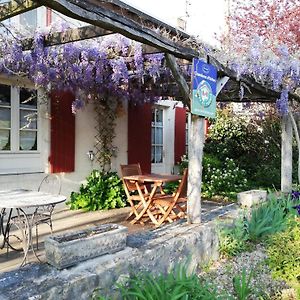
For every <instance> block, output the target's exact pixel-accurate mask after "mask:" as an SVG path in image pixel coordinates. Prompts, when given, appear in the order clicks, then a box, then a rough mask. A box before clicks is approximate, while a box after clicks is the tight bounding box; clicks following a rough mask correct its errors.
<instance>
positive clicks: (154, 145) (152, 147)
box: [151, 106, 165, 165]
mask: <svg viewBox="0 0 300 300" xmlns="http://www.w3.org/2000/svg"><path fill="white" fill-rule="evenodd" d="M157 110H160V111H161V113H162V124H161V125H158V124H157V123H156V111H157ZM153 111H154V115H155V120H154V122H153V120H152V121H151V164H155V165H162V164H163V163H164V151H165V145H164V109H163V108H162V107H160V106H155V107H153V108H152V114H153ZM156 128H161V129H162V143H161V144H156V143H155V137H154V144H153V143H152V132H153V130H155V129H156ZM154 134H155V131H154ZM156 147H161V148H162V161H161V162H156V161H155V157H156V155H155V150H154V162H152V153H153V152H152V151H153V149H155V148H156Z"/></svg>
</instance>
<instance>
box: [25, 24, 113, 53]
mask: <svg viewBox="0 0 300 300" xmlns="http://www.w3.org/2000/svg"><path fill="white" fill-rule="evenodd" d="M109 34H113V32H112V31H110V30H106V29H103V28H100V27H97V26H91V25H89V26H84V27H79V28H70V29H68V30H66V31H64V32H53V33H49V34H47V35H46V36H45V38H44V45H45V47H47V46H56V45H61V44H66V43H71V42H76V41H82V40H86V39H92V38H97V37H100V36H105V35H109ZM22 44H23V49H24V50H30V49H32V47H33V38H29V39H26V40H24V41H23V42H22Z"/></svg>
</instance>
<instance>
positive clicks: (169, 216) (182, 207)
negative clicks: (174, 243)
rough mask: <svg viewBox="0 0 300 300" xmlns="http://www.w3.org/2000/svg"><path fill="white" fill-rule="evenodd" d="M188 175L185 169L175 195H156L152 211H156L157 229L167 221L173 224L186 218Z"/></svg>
mask: <svg viewBox="0 0 300 300" xmlns="http://www.w3.org/2000/svg"><path fill="white" fill-rule="evenodd" d="M187 175H188V169H185V170H184V173H183V176H182V180H181V182H180V184H179V187H178V189H177V191H176V193H174V194H173V195H161V196H158V195H156V196H155V197H154V198H153V200H152V207H151V210H152V211H153V210H154V209H155V213H154V214H155V216H156V222H155V226H156V227H159V226H160V225H161V224H162V223H164V222H165V221H168V222H170V223H171V222H173V220H176V219H179V218H184V217H186V209H187Z"/></svg>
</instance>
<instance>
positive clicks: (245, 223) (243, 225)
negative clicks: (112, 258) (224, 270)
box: [219, 195, 300, 257]
mask: <svg viewBox="0 0 300 300" xmlns="http://www.w3.org/2000/svg"><path fill="white" fill-rule="evenodd" d="M269 198H270V199H269V201H267V202H265V203H262V204H260V205H259V206H257V207H255V208H253V209H252V211H251V215H250V217H248V218H247V217H246V216H244V217H240V218H238V219H237V220H236V221H235V223H234V224H232V225H226V224H225V225H224V224H222V225H221V226H219V240H220V243H219V251H220V254H221V255H222V256H225V257H232V256H235V255H237V254H238V253H241V252H243V251H246V250H248V249H249V247H250V246H251V244H250V243H251V242H257V241H258V240H260V239H261V238H263V237H267V236H270V235H272V234H276V233H277V232H280V231H283V230H285V229H286V228H287V227H288V226H289V224H291V222H293V220H295V216H297V214H298V207H299V206H298V205H299V201H300V200H299V198H297V199H296V200H295V199H294V200H293V199H292V198H291V197H290V196H287V197H284V196H282V197H280V198H277V197H276V196H274V195H269Z"/></svg>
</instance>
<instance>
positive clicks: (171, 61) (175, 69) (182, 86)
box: [165, 53, 191, 107]
mask: <svg viewBox="0 0 300 300" xmlns="http://www.w3.org/2000/svg"><path fill="white" fill-rule="evenodd" d="M165 57H166V61H167V64H168V66H169V68H170V69H171V71H172V74H173V77H174V79H175V81H176V83H177V84H178V87H179V90H180V92H181V95H182V97H183V103H184V104H185V105H186V106H187V107H191V99H190V89H189V86H188V84H187V82H186V80H185V78H184V77H183V75H182V74H181V71H180V69H179V66H178V65H177V62H176V59H175V56H174V55H172V54H169V53H166V54H165Z"/></svg>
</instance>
